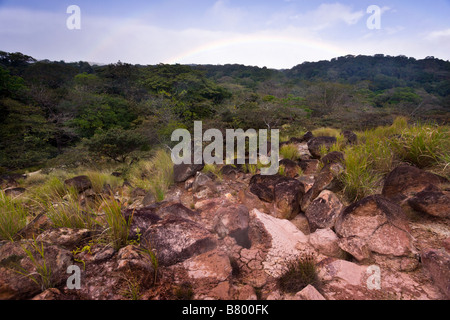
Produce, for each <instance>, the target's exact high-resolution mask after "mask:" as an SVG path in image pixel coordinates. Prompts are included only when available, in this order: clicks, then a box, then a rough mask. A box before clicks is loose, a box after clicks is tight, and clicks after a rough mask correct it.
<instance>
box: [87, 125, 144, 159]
mask: <svg viewBox="0 0 450 320" xmlns="http://www.w3.org/2000/svg"><path fill="white" fill-rule="evenodd" d="M85 144H86V146H87V148H88V150H89V152H91V153H93V154H96V155H98V156H101V157H107V158H109V159H112V160H114V161H116V162H120V163H125V162H126V160H127V159H128V158H129V157H130V156H131V155H132V154H133V153H135V152H136V151H139V150H144V149H145V148H146V147H148V146H147V141H146V140H145V138H144V137H143V136H142V135H140V134H138V133H136V132H133V131H130V130H123V129H121V128H112V129H110V130H108V131H105V132H99V133H96V134H95V135H94V136H93V137H92V138H91V139H89V140H86V141H85Z"/></svg>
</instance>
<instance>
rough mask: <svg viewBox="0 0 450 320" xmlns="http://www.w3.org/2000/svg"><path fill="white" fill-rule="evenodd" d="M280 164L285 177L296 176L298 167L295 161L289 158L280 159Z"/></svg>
mask: <svg viewBox="0 0 450 320" xmlns="http://www.w3.org/2000/svg"><path fill="white" fill-rule="evenodd" d="M280 166H283V167H284V172H285V175H286V177H288V178H295V177H296V176H298V171H299V169H300V167H299V165H298V163H297V162H295V161H292V160H289V159H282V160H280Z"/></svg>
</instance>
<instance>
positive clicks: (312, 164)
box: [298, 159, 319, 174]
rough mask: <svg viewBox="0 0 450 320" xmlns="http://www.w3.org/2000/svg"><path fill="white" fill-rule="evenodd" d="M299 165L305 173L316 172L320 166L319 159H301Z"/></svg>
mask: <svg viewBox="0 0 450 320" xmlns="http://www.w3.org/2000/svg"><path fill="white" fill-rule="evenodd" d="M298 166H299V167H300V169H302V171H303V174H316V172H317V169H318V168H319V160H317V159H311V160H301V161H299V162H298Z"/></svg>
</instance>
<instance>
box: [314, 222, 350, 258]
mask: <svg viewBox="0 0 450 320" xmlns="http://www.w3.org/2000/svg"><path fill="white" fill-rule="evenodd" d="M338 241H339V238H338V237H337V235H336V234H335V233H334V232H333V230H331V229H319V230H316V231H315V232H314V233H311V234H310V235H309V243H310V244H311V245H312V246H313V247H314V248H315V249H316V250H317V251H318V252H319V253H321V254H323V255H326V256H329V257H335V258H340V257H342V255H343V252H342V250H341V249H340V248H339V245H338Z"/></svg>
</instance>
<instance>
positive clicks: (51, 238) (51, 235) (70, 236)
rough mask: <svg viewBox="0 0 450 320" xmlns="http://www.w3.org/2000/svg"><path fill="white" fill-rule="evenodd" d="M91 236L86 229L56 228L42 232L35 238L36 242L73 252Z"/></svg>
mask: <svg viewBox="0 0 450 320" xmlns="http://www.w3.org/2000/svg"><path fill="white" fill-rule="evenodd" d="M91 235H92V232H91V231H90V230H87V229H70V228H57V229H49V230H46V231H44V232H43V233H41V234H40V235H39V236H38V237H37V238H36V241H38V242H47V243H49V244H54V245H58V246H61V247H63V248H66V249H68V250H73V249H75V248H76V247H78V246H81V245H82V243H83V242H84V241H86V240H87V239H89V238H90V237H91Z"/></svg>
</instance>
